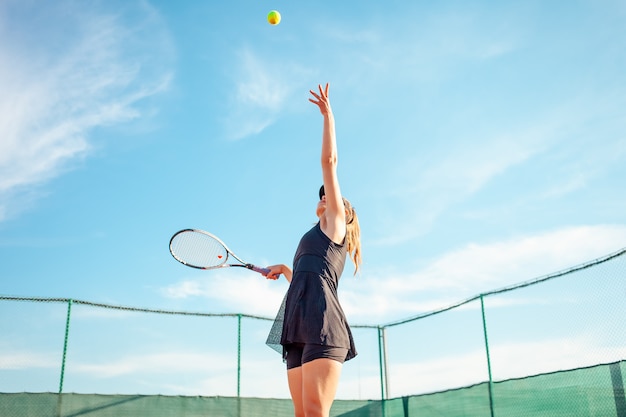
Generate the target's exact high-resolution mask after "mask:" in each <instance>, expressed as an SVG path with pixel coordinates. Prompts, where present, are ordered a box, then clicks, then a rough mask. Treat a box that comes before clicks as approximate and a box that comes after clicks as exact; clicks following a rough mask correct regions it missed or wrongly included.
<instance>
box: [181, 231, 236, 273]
mask: <svg viewBox="0 0 626 417" xmlns="http://www.w3.org/2000/svg"><path fill="white" fill-rule="evenodd" d="M171 251H172V254H173V255H174V256H175V257H176V258H177V259H178V260H179V261H181V262H182V263H184V264H187V265H191V266H195V267H200V268H211V267H216V266H220V265H222V264H224V263H225V262H226V260H227V258H228V252H227V251H226V248H224V246H223V245H222V244H221V243H220V242H219V241H217V240H215V239H214V238H212V237H211V236H208V235H205V234H202V233H194V232H184V233H180V234H178V235H177V236H176V237H175V238H174V239H173V240H172V242H171Z"/></svg>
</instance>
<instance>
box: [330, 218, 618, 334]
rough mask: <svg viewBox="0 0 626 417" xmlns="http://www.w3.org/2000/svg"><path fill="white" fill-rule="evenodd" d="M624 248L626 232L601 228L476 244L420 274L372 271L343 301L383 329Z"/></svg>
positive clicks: (348, 310)
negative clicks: (384, 324) (390, 323)
mask: <svg viewBox="0 0 626 417" xmlns="http://www.w3.org/2000/svg"><path fill="white" fill-rule="evenodd" d="M624 242H626V226H624V225H597V226H573V227H568V228H563V229H558V230H554V231H548V232H544V233H540V234H536V235H527V236H517V237H515V238H511V239H509V240H506V241H501V242H493V243H484V244H476V243H470V244H468V245H466V246H464V247H462V248H459V249H457V250H454V251H451V252H448V253H446V254H444V255H442V256H440V257H438V258H436V259H434V260H432V262H430V263H429V264H428V265H426V266H425V267H423V268H422V269H421V270H418V271H416V272H410V271H406V272H405V271H397V270H396V269H395V268H393V270H388V271H384V270H383V271H370V272H368V273H367V275H365V276H363V277H362V278H359V280H358V282H354V283H351V284H350V285H349V287H347V286H346V285H345V281H344V286H343V290H342V293H341V294H342V295H341V296H342V300H343V302H344V309H345V310H346V313H348V314H349V315H350V317H351V318H352V320H353V321H354V320H356V321H358V322H359V323H364V324H371V323H374V324H380V323H381V322H384V321H385V320H389V318H390V317H393V318H394V319H401V318H405V317H408V316H413V315H416V314H419V313H423V312H427V311H432V310H436V309H439V308H443V307H447V306H449V305H451V304H454V303H456V302H459V301H463V300H465V299H467V298H470V297H473V296H475V295H478V294H480V293H484V292H487V291H490V290H494V289H498V288H501V287H505V286H509V285H513V284H516V283H520V282H524V281H527V280H531V279H534V278H537V277H541V276H544V275H547V274H550V273H553V272H557V271H560V270H563V269H566V268H570V267H573V266H576V265H579V264H581V263H583V262H587V261H590V260H593V259H595V258H598V257H601V256H604V255H607V254H609V253H612V252H615V251H617V250H619V249H621V248H623V247H624ZM529 301H530V300H529ZM532 302H537V300H534V301H532Z"/></svg>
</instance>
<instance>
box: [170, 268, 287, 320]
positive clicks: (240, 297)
mask: <svg viewBox="0 0 626 417" xmlns="http://www.w3.org/2000/svg"><path fill="white" fill-rule="evenodd" d="M285 285H286V284H285V283H282V282H280V283H279V282H276V281H272V280H268V279H266V278H265V277H263V276H261V275H259V274H256V273H251V272H250V271H242V273H237V272H236V271H235V270H234V269H229V270H228V271H211V272H209V273H208V274H207V277H206V278H202V279H185V280H182V281H180V282H178V283H176V284H173V285H170V286H168V287H165V288H162V289H161V293H162V294H163V295H164V296H165V297H167V298H172V299H185V298H191V297H198V298H203V299H210V300H214V302H215V303H216V304H217V305H219V306H220V308H226V309H227V310H228V311H234V312H237V313H244V314H252V315H261V316H264V317H269V318H271V317H273V316H274V315H275V314H276V312H277V311H278V308H279V307H280V304H281V302H282V299H283V296H284V294H285V291H286V286H285Z"/></svg>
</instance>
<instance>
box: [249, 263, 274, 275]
mask: <svg viewBox="0 0 626 417" xmlns="http://www.w3.org/2000/svg"><path fill="white" fill-rule="evenodd" d="M250 269H252V270H253V271H254V272H258V273H259V274H265V275H267V274H269V273H270V270H269V269H268V268H259V267H258V266H256V265H250Z"/></svg>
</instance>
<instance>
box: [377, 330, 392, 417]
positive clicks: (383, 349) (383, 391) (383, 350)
mask: <svg viewBox="0 0 626 417" xmlns="http://www.w3.org/2000/svg"><path fill="white" fill-rule="evenodd" d="M378 359H379V362H380V397H381V399H380V404H381V408H382V417H385V411H386V408H387V407H386V406H385V402H386V400H387V396H388V395H389V385H388V382H387V381H388V379H387V341H386V338H385V328H384V327H382V326H378Z"/></svg>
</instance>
